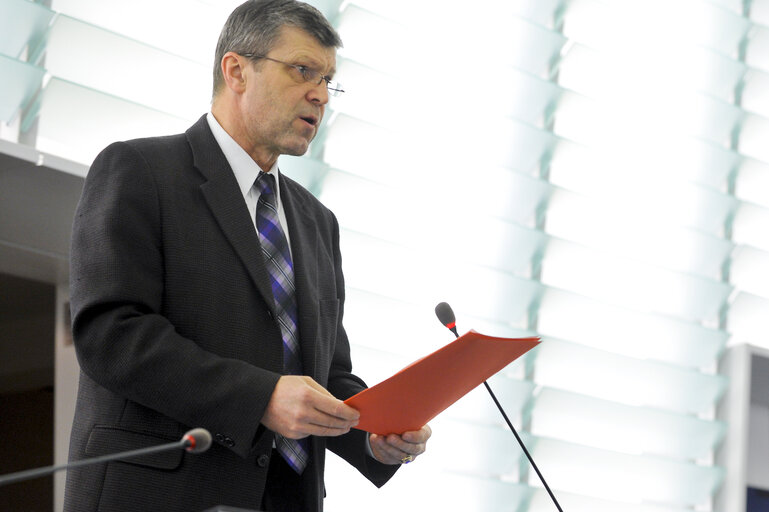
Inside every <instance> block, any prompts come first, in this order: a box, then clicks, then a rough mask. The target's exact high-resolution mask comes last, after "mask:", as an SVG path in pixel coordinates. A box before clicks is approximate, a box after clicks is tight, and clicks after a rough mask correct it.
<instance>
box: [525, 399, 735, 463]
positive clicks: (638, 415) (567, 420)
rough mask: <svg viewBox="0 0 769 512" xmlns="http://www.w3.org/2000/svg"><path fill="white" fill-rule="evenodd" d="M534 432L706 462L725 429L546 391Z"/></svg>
mask: <svg viewBox="0 0 769 512" xmlns="http://www.w3.org/2000/svg"><path fill="white" fill-rule="evenodd" d="M564 425H569V428H568V429H564V428H563V426H564ZM531 432H532V434H534V435H535V436H538V437H551V438H556V439H560V440H563V441H568V442H572V443H579V444H584V445H589V446H594V447H596V448H604V449H609V450H615V451H617V452H628V453H635V454H638V455H642V454H647V455H661V456H667V457H674V458H677V459H704V458H707V457H708V456H709V454H710V452H711V450H713V449H714V448H715V447H716V443H717V442H718V441H720V440H721V437H722V436H723V434H724V432H725V425H724V424H723V423H720V422H714V421H706V420H700V419H696V418H693V417H691V416H686V415H678V414H672V413H668V412H662V411H656V410H653V409H646V408H641V407H631V406H627V405H620V404H616V403H612V402H608V401H604V400H598V399H595V398H592V397H589V396H585V395H578V394H575V393H569V392H566V391H558V390H554V389H547V388H546V389H543V390H542V392H541V393H539V394H538V395H537V397H536V400H535V405H534V409H533V411H532V423H531ZM628 439H632V440H633V442H632V443H628Z"/></svg>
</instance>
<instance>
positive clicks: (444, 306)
mask: <svg viewBox="0 0 769 512" xmlns="http://www.w3.org/2000/svg"><path fill="white" fill-rule="evenodd" d="M435 315H436V316H437V317H438V320H440V322H441V323H442V324H443V325H444V326H446V328H448V329H449V330H450V331H451V332H453V333H454V336H456V337H457V338H459V334H457V325H456V316H455V315H454V310H452V309H451V306H449V305H448V303H446V302H441V303H440V304H438V305H437V306H435ZM483 385H484V386H486V391H488V392H489V394H490V395H491V399H492V400H494V403H495V404H496V406H497V409H499V412H501V413H502V417H503V418H505V421H506V422H507V426H508V427H510V430H512V431H513V435H514V436H515V439H516V440H517V441H518V444H519V445H521V449H523V453H525V454H526V458H527V459H529V463H530V464H531V467H533V468H534V471H536V472H537V476H538V477H539V480H540V481H541V482H542V484H543V485H544V486H545V489H546V490H547V493H548V494H549V495H550V499H552V500H553V503H554V504H555V506H556V508H557V509H558V510H559V512H563V509H562V508H561V505H560V504H559V503H558V500H557V499H555V495H554V494H553V491H551V490H550V486H549V485H547V482H546V481H545V477H543V476H542V473H541V472H540V471H539V468H538V467H537V464H536V463H535V462H534V459H533V458H532V457H531V454H529V450H527V449H526V446H525V445H524V444H523V440H521V437H520V436H519V435H518V432H516V431H515V427H513V424H512V422H511V421H510V419H509V418H508V417H507V414H506V413H505V410H504V409H503V408H502V405H501V404H500V403H499V400H497V397H496V395H495V394H494V392H493V391H492V390H491V387H490V386H489V383H488V382H486V381H483Z"/></svg>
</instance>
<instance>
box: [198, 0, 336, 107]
mask: <svg viewBox="0 0 769 512" xmlns="http://www.w3.org/2000/svg"><path fill="white" fill-rule="evenodd" d="M286 25H288V26H291V27H296V28H299V29H302V30H304V31H305V32H307V33H308V34H310V35H311V36H313V37H314V38H315V39H317V40H318V42H319V43H320V44H321V45H323V46H324V47H326V48H340V47H341V46H342V40H341V38H340V37H339V34H338V33H337V32H336V30H334V27H332V26H331V24H330V23H329V22H328V20H327V19H326V18H325V17H324V16H323V14H321V12H320V11H318V10H317V9H316V8H315V7H313V6H311V5H308V4H306V3H303V2H297V1H296V0H247V1H246V2H244V3H243V4H241V5H240V6H238V7H237V8H236V9H235V10H234V11H232V14H230V17H229V18H227V22H226V23H225V24H224V27H223V28H222V33H221V34H220V35H219V42H218V43H217V45H216V55H215V59H214V91H213V95H214V97H216V94H217V92H218V91H219V90H220V89H221V87H222V86H223V85H224V76H222V68H221V64H222V58H223V57H224V54H225V53H227V52H235V53H238V54H244V53H252V54H254V55H266V54H267V53H268V52H269V51H270V50H271V49H272V47H273V46H274V44H275V42H276V40H277V39H278V37H279V35H280V30H281V29H282V28H283V27H284V26H286Z"/></svg>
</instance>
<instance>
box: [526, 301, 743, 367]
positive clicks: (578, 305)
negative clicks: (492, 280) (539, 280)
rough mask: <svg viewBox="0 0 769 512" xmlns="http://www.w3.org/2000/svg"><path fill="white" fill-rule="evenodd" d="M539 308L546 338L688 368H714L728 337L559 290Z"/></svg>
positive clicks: (714, 330)
mask: <svg viewBox="0 0 769 512" xmlns="http://www.w3.org/2000/svg"><path fill="white" fill-rule="evenodd" d="M540 304H541V305H540V310H539V332H541V333H542V334H543V335H546V336H552V337H554V338H561V339H568V340H570V341H574V342H577V343H581V344H583V345H587V346H591V347H594V348H599V349H602V350H606V351H609V352H615V353H618V354H622V355H628V356H632V357H637V358H644V359H654V360H658V361H664V362H668V363H673V364H677V365H681V366H684V367H691V368H699V367H704V366H707V365H710V364H711V363H712V362H713V361H714V359H715V358H716V357H717V356H718V354H720V352H721V350H722V349H723V347H724V346H725V344H726V340H727V338H728V333H726V332H724V331H719V330H716V329H709V328H706V327H702V326H700V325H696V324H693V323H689V322H684V321H680V320H675V319H673V318H669V317H667V316H663V315H652V314H644V313H639V312H636V311H631V310H629V309H625V308H621V307H618V306H615V305H613V304H608V303H602V302H598V301H594V300H591V299H588V298H586V297H582V296H579V295H575V294H572V293H568V292H565V291H560V290H555V289H547V290H546V291H545V293H544V294H543V295H542V298H541V303H540Z"/></svg>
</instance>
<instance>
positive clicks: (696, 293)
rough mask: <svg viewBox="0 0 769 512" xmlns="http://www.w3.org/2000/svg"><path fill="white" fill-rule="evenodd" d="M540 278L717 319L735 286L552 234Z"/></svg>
mask: <svg viewBox="0 0 769 512" xmlns="http://www.w3.org/2000/svg"><path fill="white" fill-rule="evenodd" d="M541 280H542V282H543V283H544V284H546V285H549V286H552V287H555V288H562V289H566V290H569V291H572V292H575V293H577V294H580V295H585V296H588V297H590V298H593V299H597V300H601V301H604V302H607V303H610V302H613V303H615V304H618V305H622V306H624V307H628V308H631V309H634V310H637V311H642V312H647V311H648V312H653V313H661V314H665V315H671V316H674V317H677V318H681V319H684V320H689V321H692V322H705V321H709V322H711V323H714V322H717V320H718V315H719V313H720V310H721V307H722V306H723V304H724V302H725V301H726V299H727V297H728V296H729V293H730V292H731V290H732V288H731V287H730V286H729V285H727V284H724V283H721V282H719V281H714V280H709V279H703V278H701V277H696V276H691V275H685V274H681V273H678V272H674V271H669V270H663V269H660V268H656V267H653V266H650V265H645V264H642V263H639V262H638V261H634V260H631V259H620V258H616V257H612V256H609V255H605V254H600V253H599V254H596V252H595V251H594V250H591V249H588V248H587V247H585V246H581V245H578V244H574V243H570V242H566V241H563V240H556V239H552V240H551V241H550V242H549V243H548V245H547V250H546V251H545V254H544V259H543V262H542V274H541Z"/></svg>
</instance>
